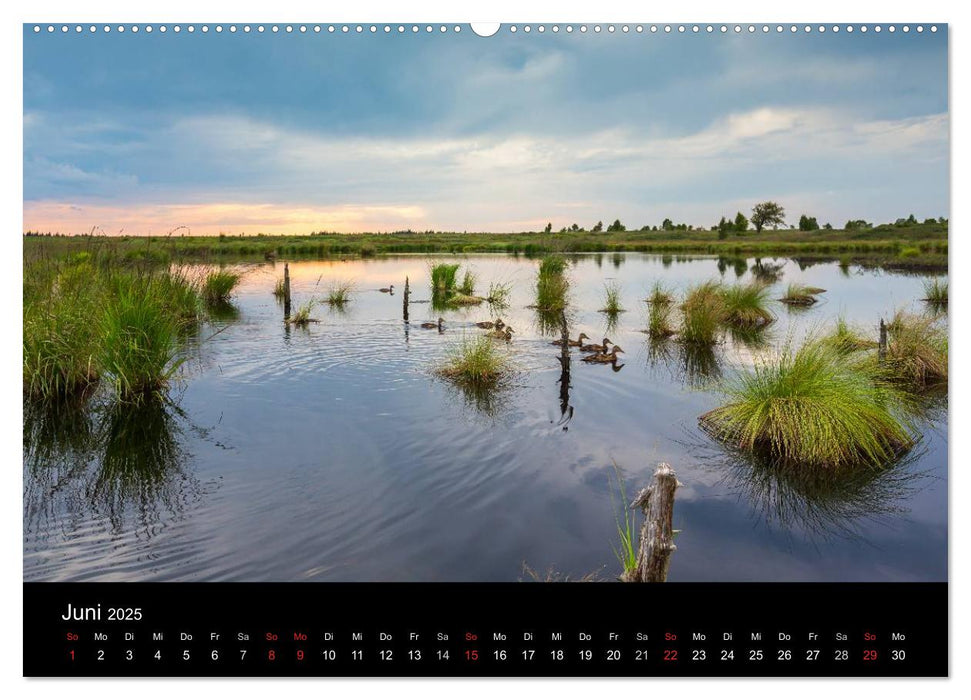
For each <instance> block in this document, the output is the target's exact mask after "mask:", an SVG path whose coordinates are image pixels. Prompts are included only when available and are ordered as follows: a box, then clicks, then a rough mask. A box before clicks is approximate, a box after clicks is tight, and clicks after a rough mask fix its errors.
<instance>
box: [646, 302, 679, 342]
mask: <svg viewBox="0 0 971 700" xmlns="http://www.w3.org/2000/svg"><path fill="white" fill-rule="evenodd" d="M672 313H673V309H672V308H671V305H670V304H651V305H650V307H649V308H648V311H647V334H648V335H649V336H651V337H652V338H654V339H660V338H670V337H671V336H672V335H674V333H675V330H674V325H673V323H672V322H671V316H672Z"/></svg>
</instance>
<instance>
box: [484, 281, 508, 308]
mask: <svg viewBox="0 0 971 700" xmlns="http://www.w3.org/2000/svg"><path fill="white" fill-rule="evenodd" d="M511 293H512V285H511V284H509V283H508V282H492V283H490V284H489V296H487V297H486V300H487V301H488V302H489V303H490V304H491V305H492V306H494V307H495V308H496V309H505V308H507V307H508V306H509V295H510V294H511Z"/></svg>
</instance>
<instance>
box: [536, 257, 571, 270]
mask: <svg viewBox="0 0 971 700" xmlns="http://www.w3.org/2000/svg"><path fill="white" fill-rule="evenodd" d="M564 272H566V258H564V257H562V256H559V255H547V256H546V257H545V258H543V259H542V260H540V261H539V274H541V275H562V274H563V273H564Z"/></svg>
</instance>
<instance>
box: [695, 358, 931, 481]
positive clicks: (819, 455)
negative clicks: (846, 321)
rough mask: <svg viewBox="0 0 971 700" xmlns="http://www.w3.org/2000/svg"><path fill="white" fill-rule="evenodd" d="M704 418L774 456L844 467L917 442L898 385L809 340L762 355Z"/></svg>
mask: <svg viewBox="0 0 971 700" xmlns="http://www.w3.org/2000/svg"><path fill="white" fill-rule="evenodd" d="M723 391H724V393H725V395H726V396H727V397H728V399H729V402H728V403H727V404H725V405H724V406H721V407H719V408H716V409H714V410H713V411H709V412H708V413H706V414H704V415H703V416H701V418H700V419H699V421H700V424H701V426H702V427H703V428H704V429H705V430H706V431H707V432H708V433H709V434H711V435H712V436H713V437H715V438H716V439H718V440H720V441H722V442H724V443H725V444H726V445H728V446H729V447H730V448H732V449H735V450H738V451H740V452H742V453H747V454H750V455H754V456H757V457H761V458H766V459H768V460H769V461H770V462H771V463H773V464H777V465H784V466H792V467H796V468H803V469H819V470H839V469H846V468H851V467H857V466H883V465H886V464H888V463H890V462H892V461H893V460H894V459H896V458H897V457H898V456H899V455H901V454H902V453H903V452H904V451H905V450H907V449H909V448H910V447H911V446H912V445H913V443H914V437H913V435H912V434H911V432H910V429H909V426H908V425H907V424H906V423H905V422H904V421H903V420H902V419H901V418H900V417H899V415H898V413H899V412H898V411H897V410H895V407H896V406H897V405H898V403H897V400H896V399H897V396H896V394H895V392H893V391H892V390H891V389H889V388H888V387H887V386H886V385H885V384H884V383H883V382H880V381H875V377H874V375H873V374H872V373H870V372H868V371H866V369H864V367H863V366H862V365H860V364H859V363H849V362H847V361H846V358H845V356H844V355H842V354H841V353H839V352H837V351H836V350H835V349H834V348H833V347H832V346H831V345H829V344H827V343H823V342H819V341H818V340H809V341H807V342H806V343H804V344H803V345H802V346H801V347H799V348H798V349H796V350H794V349H793V348H792V347H791V345H787V346H786V347H784V348H783V350H782V352H781V354H780V355H779V357H778V358H776V359H775V360H763V361H760V362H757V363H756V365H755V367H754V369H753V370H752V371H749V372H744V373H742V374H740V375H739V376H738V377H737V378H736V379H735V380H734V381H732V382H730V383H728V384H727V385H725V386H724V387H723Z"/></svg>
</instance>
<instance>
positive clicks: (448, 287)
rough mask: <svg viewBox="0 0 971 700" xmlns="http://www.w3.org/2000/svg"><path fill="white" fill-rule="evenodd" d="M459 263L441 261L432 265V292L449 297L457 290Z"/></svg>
mask: <svg viewBox="0 0 971 700" xmlns="http://www.w3.org/2000/svg"><path fill="white" fill-rule="evenodd" d="M458 271H459V265H458V264H457V263H456V264H449V263H439V264H438V265H434V266H433V267H432V272H431V275H432V294H435V295H437V296H442V297H449V296H451V295H452V293H453V292H454V291H455V282H456V278H457V276H458Z"/></svg>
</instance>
